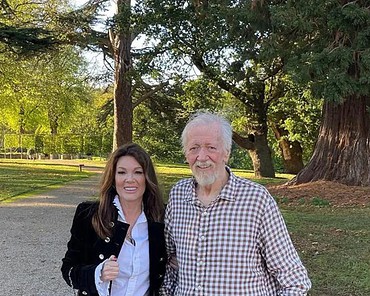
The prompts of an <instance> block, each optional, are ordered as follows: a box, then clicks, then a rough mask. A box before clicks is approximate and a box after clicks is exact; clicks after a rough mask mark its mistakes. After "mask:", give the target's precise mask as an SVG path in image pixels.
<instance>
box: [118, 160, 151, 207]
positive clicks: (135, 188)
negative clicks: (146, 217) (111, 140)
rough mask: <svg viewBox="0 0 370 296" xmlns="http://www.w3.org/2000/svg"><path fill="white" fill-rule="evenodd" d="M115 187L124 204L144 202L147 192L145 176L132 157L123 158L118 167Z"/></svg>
mask: <svg viewBox="0 0 370 296" xmlns="http://www.w3.org/2000/svg"><path fill="white" fill-rule="evenodd" d="M115 185H116V191H117V194H118V195H119V197H120V201H121V203H122V202H140V203H141V202H142V200H143V195H144V192H145V174H144V170H143V168H142V167H141V165H140V164H139V163H138V162H137V161H136V159H135V158H134V157H132V156H121V157H120V158H119V159H118V162H117V166H116V175H115Z"/></svg>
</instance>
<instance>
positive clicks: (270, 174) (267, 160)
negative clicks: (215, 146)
mask: <svg viewBox="0 0 370 296" xmlns="http://www.w3.org/2000/svg"><path fill="white" fill-rule="evenodd" d="M233 140H234V141H235V143H236V144H238V145H239V146H240V147H242V148H244V149H247V150H248V153H249V155H250V157H251V159H252V162H253V169H254V175H255V176H256V177H267V178H275V169H274V165H273V161H272V157H271V150H270V147H269V146H268V141H267V129H266V132H265V133H261V131H259V132H257V131H255V132H253V133H252V134H250V135H249V136H248V138H244V137H241V136H240V135H238V134H236V133H233Z"/></svg>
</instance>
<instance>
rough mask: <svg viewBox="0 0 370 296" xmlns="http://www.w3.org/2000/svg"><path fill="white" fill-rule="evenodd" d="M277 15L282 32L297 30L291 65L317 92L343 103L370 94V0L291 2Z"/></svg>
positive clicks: (280, 7)
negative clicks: (345, 100)
mask: <svg viewBox="0 0 370 296" xmlns="http://www.w3.org/2000/svg"><path fill="white" fill-rule="evenodd" d="M273 15H274V22H275V24H276V27H277V28H279V29H280V30H282V31H281V32H285V34H288V33H290V32H294V34H291V35H292V37H293V39H292V42H294V44H295V45H296V50H295V54H294V55H292V56H291V58H290V59H289V68H290V69H292V70H293V71H294V72H295V73H296V75H297V76H296V78H298V80H300V81H302V82H304V83H307V82H310V84H311V87H312V90H313V95H314V96H316V97H321V98H325V99H330V100H334V101H337V102H340V101H341V99H342V98H344V97H347V96H362V95H369V94H370V91H369V89H370V87H369V82H370V81H369V77H370V66H369V65H370V63H369V54H370V49H369V48H370V38H369V37H370V30H369V28H370V12H369V2H368V1H351V2H340V1H334V0H331V1H325V3H323V2H322V1H318V0H316V1H298V2H297V1H287V2H286V4H284V5H281V6H276V7H275V9H274V14H273Z"/></svg>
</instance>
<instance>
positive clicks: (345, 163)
mask: <svg viewBox="0 0 370 296" xmlns="http://www.w3.org/2000/svg"><path fill="white" fill-rule="evenodd" d="M369 106H370V97H360V98H356V97H348V98H346V100H345V101H344V103H342V104H336V103H334V102H326V103H325V104H324V106H323V120H322V124H321V127H320V133H319V137H318V141H317V143H316V147H315V151H314V153H313V156H312V158H311V160H310V161H309V163H308V164H307V165H306V167H305V168H303V170H302V171H301V172H300V173H299V174H298V175H297V176H296V177H295V178H293V179H292V180H291V181H290V182H288V184H289V185H290V184H301V183H308V182H312V181H317V180H327V181H336V182H339V183H343V184H346V185H352V186H370V112H369Z"/></svg>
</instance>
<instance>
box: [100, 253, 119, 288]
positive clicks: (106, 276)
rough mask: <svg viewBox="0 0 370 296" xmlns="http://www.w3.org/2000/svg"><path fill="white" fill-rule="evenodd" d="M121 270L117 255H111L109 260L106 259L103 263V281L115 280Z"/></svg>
mask: <svg viewBox="0 0 370 296" xmlns="http://www.w3.org/2000/svg"><path fill="white" fill-rule="evenodd" d="M118 272H119V267H118V263H117V258H116V256H114V255H112V256H110V257H109V259H108V261H106V262H105V263H104V265H103V268H102V271H101V275H100V279H101V280H102V281H103V282H108V281H113V280H114V279H115V278H116V277H117V276H118Z"/></svg>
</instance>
